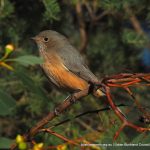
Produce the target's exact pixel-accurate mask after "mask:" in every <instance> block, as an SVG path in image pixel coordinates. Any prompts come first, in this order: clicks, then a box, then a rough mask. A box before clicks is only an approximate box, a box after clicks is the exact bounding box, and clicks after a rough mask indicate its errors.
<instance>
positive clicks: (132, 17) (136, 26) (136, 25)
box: [124, 4, 145, 35]
mask: <svg viewBox="0 0 150 150" xmlns="http://www.w3.org/2000/svg"><path fill="white" fill-rule="evenodd" d="M124 10H125V12H126V13H127V14H128V15H129V19H130V21H131V23H132V25H133V27H134V29H135V31H136V32H137V33H138V34H140V35H144V34H145V32H144V31H143V29H142V27H141V25H140V22H139V21H138V19H137V17H136V16H135V14H134V13H133V11H132V10H131V9H130V7H129V6H128V5H127V4H126V5H125V6H124Z"/></svg>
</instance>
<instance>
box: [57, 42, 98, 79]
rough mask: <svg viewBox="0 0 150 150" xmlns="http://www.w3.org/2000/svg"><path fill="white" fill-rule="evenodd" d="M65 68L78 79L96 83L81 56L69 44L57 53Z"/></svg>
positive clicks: (94, 77)
mask: <svg viewBox="0 0 150 150" xmlns="http://www.w3.org/2000/svg"><path fill="white" fill-rule="evenodd" d="M58 52H59V56H60V57H61V59H62V60H63V62H64V65H65V67H66V68H67V69H68V70H69V71H71V72H72V73H74V74H76V75H78V76H79V77H80V78H82V79H84V80H86V81H87V82H90V81H95V82H96V81H98V79H97V77H96V76H95V75H94V74H93V73H92V72H91V71H90V69H89V68H88V66H87V65H86V63H85V61H84V59H83V57H82V56H81V54H80V53H79V52H78V51H77V50H76V49H75V48H74V47H73V46H72V45H70V44H67V45H66V46H65V47H64V48H62V49H61V50H59V51H58Z"/></svg>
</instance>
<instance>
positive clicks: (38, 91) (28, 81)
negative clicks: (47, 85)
mask: <svg viewBox="0 0 150 150" xmlns="http://www.w3.org/2000/svg"><path fill="white" fill-rule="evenodd" d="M15 74H16V75H17V77H18V78H19V79H20V80H21V81H22V83H23V84H24V85H25V87H26V88H27V89H28V90H29V91H31V92H32V93H33V94H35V95H36V96H37V97H38V98H41V99H44V100H48V98H47V97H46V93H45V91H44V90H43V89H42V88H41V87H40V86H39V85H37V84H36V83H35V82H34V81H33V80H32V78H30V77H29V76H28V75H27V74H26V73H24V72H22V71H16V72H15Z"/></svg>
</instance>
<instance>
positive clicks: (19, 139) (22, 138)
mask: <svg viewBox="0 0 150 150" xmlns="http://www.w3.org/2000/svg"><path fill="white" fill-rule="evenodd" d="M21 142H24V137H23V136H22V135H20V134H18V135H17V137H16V143H21Z"/></svg>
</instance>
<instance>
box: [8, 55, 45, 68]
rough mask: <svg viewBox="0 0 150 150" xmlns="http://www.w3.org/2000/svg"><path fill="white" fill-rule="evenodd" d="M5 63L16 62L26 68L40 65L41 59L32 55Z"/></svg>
mask: <svg viewBox="0 0 150 150" xmlns="http://www.w3.org/2000/svg"><path fill="white" fill-rule="evenodd" d="M7 61H16V62H18V63H20V64H22V65H25V66H28V65H35V64H42V63H43V58H41V57H36V56H32V55H26V56H20V57H18V58H14V59H8V60H7Z"/></svg>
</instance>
